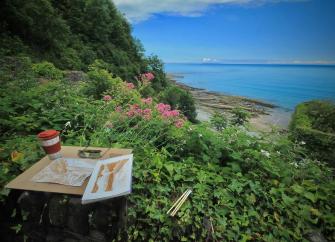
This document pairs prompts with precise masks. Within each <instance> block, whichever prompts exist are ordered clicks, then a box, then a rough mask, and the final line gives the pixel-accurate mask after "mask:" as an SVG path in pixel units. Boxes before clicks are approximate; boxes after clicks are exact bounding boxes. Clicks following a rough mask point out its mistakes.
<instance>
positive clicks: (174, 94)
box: [160, 85, 197, 122]
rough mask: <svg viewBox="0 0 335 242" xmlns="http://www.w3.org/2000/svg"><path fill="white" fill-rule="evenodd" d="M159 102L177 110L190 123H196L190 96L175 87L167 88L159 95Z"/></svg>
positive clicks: (195, 114) (192, 101)
mask: <svg viewBox="0 0 335 242" xmlns="http://www.w3.org/2000/svg"><path fill="white" fill-rule="evenodd" d="M160 100H161V101H162V102H165V103H168V104H170V105H171V107H172V108H175V109H179V110H180V111H181V112H182V113H183V114H184V115H185V116H186V117H187V118H188V120H190V121H191V122H196V117H197V113H196V109H195V105H194V100H193V97H192V95H191V94H190V93H189V92H187V91H185V90H183V89H181V88H180V87H177V86H174V85H173V86H169V87H168V88H167V89H166V90H164V91H163V92H162V94H161V97H160Z"/></svg>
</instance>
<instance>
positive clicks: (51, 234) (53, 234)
mask: <svg viewBox="0 0 335 242" xmlns="http://www.w3.org/2000/svg"><path fill="white" fill-rule="evenodd" d="M45 241H46V242H63V241H64V234H63V233H62V230H59V229H50V230H49V231H48V235H47V236H46V239H45Z"/></svg>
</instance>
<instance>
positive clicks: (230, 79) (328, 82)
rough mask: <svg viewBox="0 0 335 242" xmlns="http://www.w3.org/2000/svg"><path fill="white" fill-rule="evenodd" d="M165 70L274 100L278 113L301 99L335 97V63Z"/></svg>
mask: <svg viewBox="0 0 335 242" xmlns="http://www.w3.org/2000/svg"><path fill="white" fill-rule="evenodd" d="M165 71H166V72H167V73H171V74H175V75H176V76H177V78H176V79H177V81H179V82H182V83H184V84H186V85H189V86H192V87H197V88H203V89H207V90H209V91H216V92H220V93H223V94H228V95H236V96H244V97H249V98H253V99H258V100H262V101H265V102H268V103H271V104H274V105H276V106H278V110H277V112H276V113H275V114H274V115H277V116H278V115H279V116H278V117H280V116H285V115H286V116H290V115H291V113H292V112H293V111H294V108H295V106H296V105H297V104H299V103H301V102H305V101H309V100H315V99H324V100H335V66H324V65H270V64H184V63H183V64H180V63H168V64H165ZM278 112H279V113H278ZM284 119H285V120H284V121H283V122H286V123H287V122H288V120H287V117H285V118H284ZM286 125H287V124H285V126H286Z"/></svg>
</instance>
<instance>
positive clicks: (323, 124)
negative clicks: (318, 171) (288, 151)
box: [290, 101, 335, 166]
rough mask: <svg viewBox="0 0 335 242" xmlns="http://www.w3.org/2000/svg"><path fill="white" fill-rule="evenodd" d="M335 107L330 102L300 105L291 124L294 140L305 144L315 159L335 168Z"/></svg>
mask: <svg viewBox="0 0 335 242" xmlns="http://www.w3.org/2000/svg"><path fill="white" fill-rule="evenodd" d="M334 114H335V105H334V103H331V102H328V101H310V102H305V103H301V104H299V105H298V106H297V107H296V109H295V112H294V114H293V115H292V120H291V123H290V131H291V134H292V138H293V139H296V140H298V141H299V142H302V143H303V144H305V146H306V148H307V149H308V150H309V151H310V152H311V153H312V155H313V156H314V157H316V158H317V159H320V160H322V161H327V162H329V164H330V165H332V166H335V150H334V147H335V133H334V123H335V118H334Z"/></svg>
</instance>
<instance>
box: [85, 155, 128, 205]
mask: <svg viewBox="0 0 335 242" xmlns="http://www.w3.org/2000/svg"><path fill="white" fill-rule="evenodd" d="M132 166H133V155H124V156H119V157H114V158H110V159H106V160H102V161H99V162H98V163H97V164H96V166H95V168H94V171H93V173H92V176H91V178H90V180H89V182H88V184H87V187H86V189H85V193H84V195H83V198H82V203H83V204H86V203H91V202H96V201H101V200H105V199H108V198H113V197H118V196H123V195H126V194H129V193H130V192H131V181H132V179H131V176H132Z"/></svg>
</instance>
